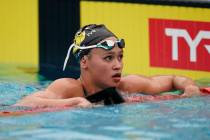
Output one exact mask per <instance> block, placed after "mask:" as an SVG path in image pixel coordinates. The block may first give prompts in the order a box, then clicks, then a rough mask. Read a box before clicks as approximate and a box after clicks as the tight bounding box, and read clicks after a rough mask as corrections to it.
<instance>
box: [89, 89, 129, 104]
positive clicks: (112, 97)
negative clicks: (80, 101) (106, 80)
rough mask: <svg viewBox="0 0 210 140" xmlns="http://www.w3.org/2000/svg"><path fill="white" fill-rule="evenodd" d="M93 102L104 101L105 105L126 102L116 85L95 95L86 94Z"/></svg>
mask: <svg viewBox="0 0 210 140" xmlns="http://www.w3.org/2000/svg"><path fill="white" fill-rule="evenodd" d="M86 99H87V100H88V101H90V102H91V103H97V102H101V101H102V102H104V105H112V104H120V103H123V102H125V101H124V99H123V97H122V96H121V95H120V94H119V93H118V92H117V90H116V88H115V87H110V88H107V89H104V90H102V91H99V92H97V93H95V94H93V95H90V96H86Z"/></svg>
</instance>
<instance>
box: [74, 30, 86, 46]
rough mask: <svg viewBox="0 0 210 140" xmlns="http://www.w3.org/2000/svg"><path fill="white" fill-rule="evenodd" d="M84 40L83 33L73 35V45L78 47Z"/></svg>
mask: <svg viewBox="0 0 210 140" xmlns="http://www.w3.org/2000/svg"><path fill="white" fill-rule="evenodd" d="M84 39H85V31H83V32H81V33H78V34H76V35H75V38H74V43H75V44H76V45H78V46H80V44H81V42H82V41H83V40H84Z"/></svg>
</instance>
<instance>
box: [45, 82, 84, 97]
mask: <svg viewBox="0 0 210 140" xmlns="http://www.w3.org/2000/svg"><path fill="white" fill-rule="evenodd" d="M46 90H48V91H50V92H52V93H53V94H56V95H57V96H59V97H60V98H71V97H76V96H83V88H82V84H81V82H80V81H78V80H76V79H72V78H61V79H57V80H55V81H54V82H52V83H51V84H50V85H49V86H48V88H47V89H46Z"/></svg>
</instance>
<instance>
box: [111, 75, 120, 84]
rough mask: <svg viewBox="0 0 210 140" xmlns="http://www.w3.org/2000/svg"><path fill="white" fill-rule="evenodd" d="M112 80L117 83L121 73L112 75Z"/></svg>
mask: <svg viewBox="0 0 210 140" xmlns="http://www.w3.org/2000/svg"><path fill="white" fill-rule="evenodd" d="M112 78H113V80H114V81H115V82H119V81H120V79H121V73H116V74H114V75H113V76H112Z"/></svg>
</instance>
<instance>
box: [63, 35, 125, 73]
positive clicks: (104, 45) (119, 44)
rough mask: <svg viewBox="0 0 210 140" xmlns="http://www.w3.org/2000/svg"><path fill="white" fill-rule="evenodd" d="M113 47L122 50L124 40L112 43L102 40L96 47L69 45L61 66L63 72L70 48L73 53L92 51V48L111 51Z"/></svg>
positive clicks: (111, 41)
mask: <svg viewBox="0 0 210 140" xmlns="http://www.w3.org/2000/svg"><path fill="white" fill-rule="evenodd" d="M115 46H117V47H119V48H124V47H125V41H124V39H119V40H117V41H113V40H104V41H102V42H100V43H98V44H96V45H91V46H78V45H76V44H75V43H73V44H71V46H70V47H69V49H68V53H67V55H66V59H65V61H64V65H63V71H64V70H65V68H66V65H67V62H68V59H69V56H70V53H71V50H72V48H73V49H74V52H76V50H86V49H92V48H102V49H105V50H111V49H113V48H114V47H115Z"/></svg>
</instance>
